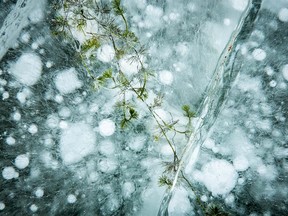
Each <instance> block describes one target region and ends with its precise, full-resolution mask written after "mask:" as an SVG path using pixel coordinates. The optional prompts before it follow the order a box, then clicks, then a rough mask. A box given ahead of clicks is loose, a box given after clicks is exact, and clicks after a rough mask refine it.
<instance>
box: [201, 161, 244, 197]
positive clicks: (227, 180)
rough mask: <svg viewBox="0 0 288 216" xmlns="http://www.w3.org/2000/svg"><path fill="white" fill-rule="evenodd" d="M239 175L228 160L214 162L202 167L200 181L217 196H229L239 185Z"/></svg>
mask: <svg viewBox="0 0 288 216" xmlns="http://www.w3.org/2000/svg"><path fill="white" fill-rule="evenodd" d="M237 178H238V174H237V172H236V171H235V169H234V167H233V166H232V165H231V164H230V163H228V162H227V161H226V160H218V159H216V160H213V161H211V162H209V163H207V164H205V165H204V166H203V167H202V172H201V173H199V176H198V179H199V180H200V181H201V182H202V183H203V184H204V185H205V186H206V188H207V189H208V190H209V191H211V192H212V194H213V195H214V196H215V195H225V194H228V193H229V192H230V191H231V190H233V188H234V187H235V185H236V183H237Z"/></svg>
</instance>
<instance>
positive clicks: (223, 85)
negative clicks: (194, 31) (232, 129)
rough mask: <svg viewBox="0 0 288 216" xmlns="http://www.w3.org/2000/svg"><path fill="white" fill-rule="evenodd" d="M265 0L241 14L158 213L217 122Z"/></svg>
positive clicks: (255, 1)
mask: <svg viewBox="0 0 288 216" xmlns="http://www.w3.org/2000/svg"><path fill="white" fill-rule="evenodd" d="M261 2H262V0H250V1H249V4H248V6H247V8H246V10H245V11H244V13H243V14H242V16H241V18H240V20H239V23H238V26H237V28H236V29H235V30H234V32H233V33H232V35H231V37H230V39H229V41H228V43H227V45H226V47H225V49H224V50H223V52H222V54H221V56H220V58H219V60H218V63H217V66H216V68H215V71H214V74H213V76H212V79H211V81H210V83H209V85H208V87H207V89H206V96H205V97H204V99H203V101H202V103H201V105H200V106H199V110H198V114H199V119H198V122H197V125H196V127H195V130H194V133H193V134H192V135H191V137H190V138H189V140H188V143H187V145H186V147H185V149H184V151H183V153H182V155H181V159H180V164H179V168H178V170H177V172H176V175H175V178H174V181H173V186H172V187H171V189H169V190H167V191H166V193H165V195H164V198H163V200H162V203H161V205H160V208H159V211H158V216H162V215H168V206H169V202H170V199H171V197H172V195H173V191H174V188H175V185H176V183H177V181H178V177H179V174H180V173H181V172H186V173H188V172H190V171H191V170H192V169H193V166H194V164H195V163H196V161H197V155H198V153H199V149H200V147H201V145H202V143H203V142H204V141H205V139H206V138H207V134H208V133H209V131H210V129H211V127H212V126H213V124H214V122H215V121H216V119H217V117H218V114H219V112H220V110H221V107H222V105H223V104H224V103H225V101H226V98H227V95H228V93H229V90H230V88H231V86H232V84H233V81H234V80H235V78H236V76H237V74H238V72H239V70H235V69H234V61H235V59H236V58H237V54H238V51H239V48H240V45H241V44H242V42H243V41H244V40H245V39H246V38H247V37H248V36H249V35H250V33H251V30H252V29H253V25H254V22H255V20H256V18H257V14H258V12H259V10H260V7H261Z"/></svg>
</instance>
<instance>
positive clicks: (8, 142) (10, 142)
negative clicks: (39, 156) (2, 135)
mask: <svg viewBox="0 0 288 216" xmlns="http://www.w3.org/2000/svg"><path fill="white" fill-rule="evenodd" d="M6 143H7V144H8V145H14V144H15V143H16V140H15V139H14V138H13V137H11V136H9V137H7V138H6Z"/></svg>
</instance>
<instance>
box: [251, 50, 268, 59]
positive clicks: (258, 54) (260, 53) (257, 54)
mask: <svg viewBox="0 0 288 216" xmlns="http://www.w3.org/2000/svg"><path fill="white" fill-rule="evenodd" d="M252 56H253V58H254V59H255V60H256V61H263V60H264V59H265V58H266V52H265V51H264V50H263V49H260V48H257V49H255V50H253V52H252Z"/></svg>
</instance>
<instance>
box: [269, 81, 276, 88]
mask: <svg viewBox="0 0 288 216" xmlns="http://www.w3.org/2000/svg"><path fill="white" fill-rule="evenodd" d="M276 85H277V82H276V81H275V80H271V81H270V82H269V86H270V87H272V88H274V87H276Z"/></svg>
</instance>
